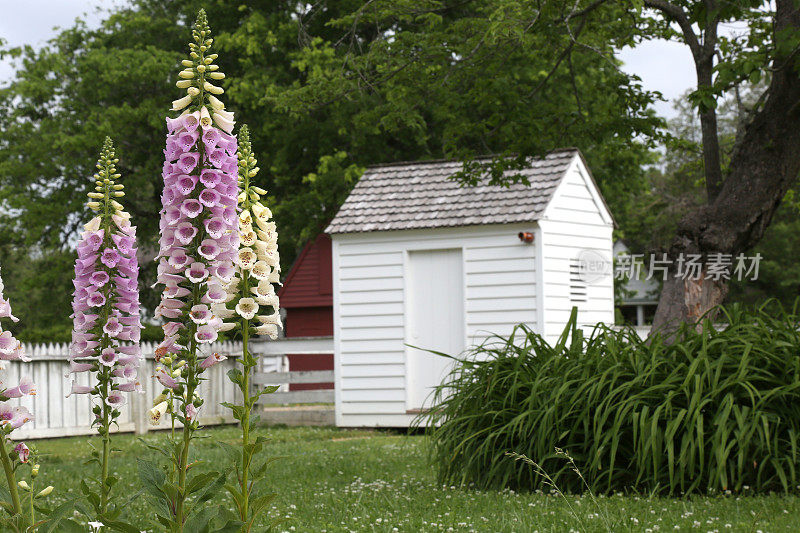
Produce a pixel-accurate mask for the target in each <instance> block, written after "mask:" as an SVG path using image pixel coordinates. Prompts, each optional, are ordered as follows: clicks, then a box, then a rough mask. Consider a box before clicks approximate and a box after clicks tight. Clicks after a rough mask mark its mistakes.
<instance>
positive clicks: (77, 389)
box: [67, 381, 94, 398]
mask: <svg viewBox="0 0 800 533" xmlns="http://www.w3.org/2000/svg"><path fill="white" fill-rule="evenodd" d="M93 389H94V387H90V386H89V385H78V383H77V382H75V381H73V382H72V387H71V388H70V391H69V394H67V398H69V397H70V396H72V395H73V394H89V393H90V392H92V390H93Z"/></svg>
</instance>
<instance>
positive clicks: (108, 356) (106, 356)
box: [100, 348, 117, 368]
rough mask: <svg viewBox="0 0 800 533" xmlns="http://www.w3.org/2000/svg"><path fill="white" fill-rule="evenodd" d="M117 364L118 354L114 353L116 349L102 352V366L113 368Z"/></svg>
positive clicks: (107, 349)
mask: <svg viewBox="0 0 800 533" xmlns="http://www.w3.org/2000/svg"><path fill="white" fill-rule="evenodd" d="M116 362H117V352H115V351H114V348H106V349H104V350H103V351H102V352H100V364H101V365H103V366H107V367H110V368H113V367H114V364H115V363H116Z"/></svg>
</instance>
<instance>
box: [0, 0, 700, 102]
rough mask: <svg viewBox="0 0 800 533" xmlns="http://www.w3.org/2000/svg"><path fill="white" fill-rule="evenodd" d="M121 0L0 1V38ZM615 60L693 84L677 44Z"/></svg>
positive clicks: (673, 94)
mask: <svg viewBox="0 0 800 533" xmlns="http://www.w3.org/2000/svg"><path fill="white" fill-rule="evenodd" d="M121 2H124V0H0V12H2V16H0V38H2V39H4V40H6V41H7V42H8V44H10V45H12V46H16V45H22V44H31V45H33V46H41V45H43V44H44V43H45V42H46V41H47V39H49V38H50V37H52V36H53V35H55V33H56V30H55V29H54V28H56V27H60V28H66V27H69V26H71V25H72V23H73V21H74V20H75V18H76V17H81V18H83V19H84V20H85V21H86V22H87V24H89V25H90V26H96V25H98V24H99V22H100V21H101V20H102V19H103V16H104V15H103V11H104V10H105V9H106V8H108V7H112V6H114V5H116V4H119V3H121ZM98 9H99V10H100V11H98ZM620 58H621V59H622V60H623V61H624V62H625V66H624V67H623V68H624V70H625V71H626V72H630V73H633V74H636V75H638V76H639V77H640V78H642V82H643V84H644V87H645V88H646V89H649V90H655V91H660V92H661V93H662V94H663V95H664V97H665V98H667V99H668V100H672V99H675V98H678V97H680V95H681V94H683V93H684V92H685V91H686V89H688V88H689V87H691V86H692V85H693V84H694V83H695V74H694V69H693V67H692V63H691V54H690V53H689V50H688V48H686V47H685V46H683V45H681V44H679V43H670V42H665V41H656V42H648V43H644V44H642V45H640V46H638V47H636V48H635V49H626V50H623V51H622V52H621V53H620ZM12 73H13V68H12V67H11V64H10V62H9V61H0V84H4V82H5V81H6V80H7V79H8V77H9V76H11V74H12ZM656 110H657V111H658V113H659V114H660V115H662V116H666V117H671V116H674V111H673V109H672V104H671V103H670V102H660V103H658V104H656Z"/></svg>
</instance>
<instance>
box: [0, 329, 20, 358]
mask: <svg viewBox="0 0 800 533" xmlns="http://www.w3.org/2000/svg"><path fill="white" fill-rule="evenodd" d="M19 347H20V342H19V341H18V340H17V339H15V338H14V336H13V335H12V334H11V332H10V331H4V332H2V333H0V356H3V355H13V354H14V353H15V352H16V351H17V350H18V349H19ZM2 358H3V357H0V359H2Z"/></svg>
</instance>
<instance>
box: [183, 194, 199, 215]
mask: <svg viewBox="0 0 800 533" xmlns="http://www.w3.org/2000/svg"><path fill="white" fill-rule="evenodd" d="M202 212H203V204H201V203H200V201H198V200H195V199H193V198H189V199H188V200H184V201H183V203H182V204H181V214H183V215H184V216H187V217H189V218H197V216H198V215H199V214H200V213H202Z"/></svg>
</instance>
